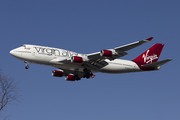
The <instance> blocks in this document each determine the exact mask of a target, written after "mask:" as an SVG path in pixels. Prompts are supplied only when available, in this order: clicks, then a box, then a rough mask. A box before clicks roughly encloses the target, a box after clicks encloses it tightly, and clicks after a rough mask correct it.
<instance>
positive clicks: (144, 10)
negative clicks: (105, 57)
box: [0, 0, 180, 120]
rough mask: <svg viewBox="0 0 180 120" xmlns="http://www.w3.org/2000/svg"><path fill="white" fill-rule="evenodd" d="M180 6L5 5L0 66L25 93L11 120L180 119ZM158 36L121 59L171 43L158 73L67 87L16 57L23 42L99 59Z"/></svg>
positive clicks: (155, 2) (160, 0)
mask: <svg viewBox="0 0 180 120" xmlns="http://www.w3.org/2000/svg"><path fill="white" fill-rule="evenodd" d="M179 6H180V2H179V1H178V0H171V1H168V0H150V1H149V0H148V1H147V0H136V1H133V0H128V1H127V0H121V1H119V0H113V1H112V0H111V1H110V0H91V1H86V0H76V1H75V0H67V1H59V0H51V1H50V0H43V1H40V0H31V1H27V0H16V1H14V0H8V1H7V0H6V1H1V2H0V18H1V19H0V41H1V44H0V49H1V50H0V54H1V60H0V61H1V62H0V67H1V69H2V70H3V72H4V73H5V74H9V75H10V76H12V77H13V78H14V79H15V80H16V81H17V82H18V83H19V84H18V87H19V88H20V89H21V91H20V94H21V95H22V97H21V98H20V103H17V102H15V104H10V105H9V106H8V107H7V108H6V109H5V111H3V115H4V116H8V115H10V117H9V119H11V120H49V119H51V120H59V119H63V120H71V119H73V120H92V119H93V120H99V119H103V120H110V119H113V120H119V119H122V120H132V119H133V120H134V119H135V120H169V119H171V120H179V119H180V114H179V113H180V102H179V101H180V93H179V91H180V87H179V85H180V81H179V59H180V57H179V55H178V51H179V50H178V48H179V43H180V40H179V31H180V23H179V21H180V14H179V11H180V7H179ZM151 36H153V37H154V39H153V40H152V41H151V42H149V43H146V44H144V45H142V46H140V47H137V48H134V49H133V50H130V51H128V55H127V56H124V57H123V58H121V59H129V60H131V59H134V58H135V57H136V56H138V55H139V54H141V53H142V52H143V51H145V50H146V49H147V48H149V47H151V46H152V45H153V44H155V43H163V44H165V46H164V49H163V51H162V54H161V56H160V60H163V59H167V58H173V61H171V62H169V63H168V64H166V65H164V66H162V67H161V69H160V70H159V71H154V72H140V73H129V74H115V75H113V74H102V73H96V77H95V78H94V79H89V80H87V79H82V80H81V81H77V82H68V81H65V80H64V78H56V77H52V76H51V71H52V70H54V69H56V68H53V67H49V66H42V65H36V64H29V66H30V68H29V69H28V70H25V68H24V67H25V64H24V62H23V61H20V60H18V59H16V58H14V57H12V56H11V55H10V54H9V51H10V50H12V49H14V48H16V47H19V46H21V45H22V44H36V45H44V46H51V47H56V48H63V49H67V50H71V51H75V52H79V53H93V52H98V51H100V50H102V49H108V48H114V47H117V46H121V45H125V44H128V43H131V42H135V41H137V40H142V39H146V38H148V37H151Z"/></svg>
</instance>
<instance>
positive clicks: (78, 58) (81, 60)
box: [71, 56, 88, 63]
mask: <svg viewBox="0 0 180 120" xmlns="http://www.w3.org/2000/svg"><path fill="white" fill-rule="evenodd" d="M85 61H88V60H87V59H85V58H82V57H79V56H73V57H71V62H74V63H82V62H85Z"/></svg>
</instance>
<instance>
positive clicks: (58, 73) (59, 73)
mask: <svg viewBox="0 0 180 120" xmlns="http://www.w3.org/2000/svg"><path fill="white" fill-rule="evenodd" d="M63 73H64V71H62V70H53V71H52V76H54V77H62V76H63Z"/></svg>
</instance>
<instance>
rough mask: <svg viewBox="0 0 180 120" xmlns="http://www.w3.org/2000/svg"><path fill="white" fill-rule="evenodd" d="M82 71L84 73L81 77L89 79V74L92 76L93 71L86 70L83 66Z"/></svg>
mask: <svg viewBox="0 0 180 120" xmlns="http://www.w3.org/2000/svg"><path fill="white" fill-rule="evenodd" d="M83 71H84V73H85V74H84V76H83V77H85V78H87V79H89V78H90V77H91V76H93V73H92V72H91V71H90V70H88V69H87V68H84V70H83Z"/></svg>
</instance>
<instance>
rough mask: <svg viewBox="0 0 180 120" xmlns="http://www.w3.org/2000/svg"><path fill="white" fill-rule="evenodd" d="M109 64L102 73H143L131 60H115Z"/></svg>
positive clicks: (102, 69)
mask: <svg viewBox="0 0 180 120" xmlns="http://www.w3.org/2000/svg"><path fill="white" fill-rule="evenodd" d="M108 63H109V64H108V65H107V66H105V67H103V68H101V72H104V73H129V72H138V71H141V70H140V69H139V67H138V66H137V65H136V64H135V63H134V62H132V61H129V60H120V59H117V60H114V61H112V62H111V61H109V62H108Z"/></svg>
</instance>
